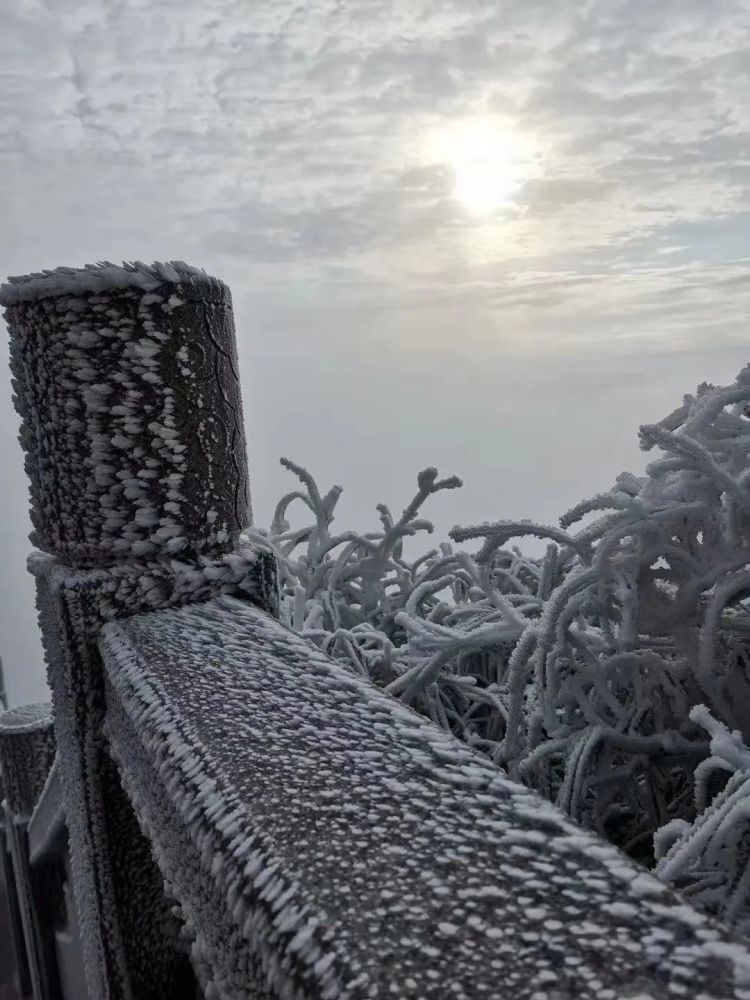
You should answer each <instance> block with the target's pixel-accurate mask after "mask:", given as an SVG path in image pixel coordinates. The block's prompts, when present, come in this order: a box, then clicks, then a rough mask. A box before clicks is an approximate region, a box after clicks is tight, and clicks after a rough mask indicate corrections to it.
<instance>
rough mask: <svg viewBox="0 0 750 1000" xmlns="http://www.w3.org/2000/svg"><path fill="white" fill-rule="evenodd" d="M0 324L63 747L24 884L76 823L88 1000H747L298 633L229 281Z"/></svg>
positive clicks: (141, 277)
mask: <svg viewBox="0 0 750 1000" xmlns="http://www.w3.org/2000/svg"><path fill="white" fill-rule="evenodd" d="M0 298H1V299H2V301H3V302H4V304H5V305H6V306H7V307H8V308H7V312H6V318H7V320H8V323H9V326H10V329H11V334H12V361H13V370H14V377H15V380H16V393H17V403H18V406H19V409H20V412H21V414H22V417H23V425H22V442H23V444H24V447H25V449H26V452H27V468H28V471H29V475H30V478H31V484H32V503H33V520H34V526H35V533H34V540H35V542H36V544H37V546H38V547H39V548H40V549H42V550H43V552H44V553H46V554H45V555H42V554H37V555H35V556H33V557H32V560H31V569H32V572H33V573H34V574H35V576H36V578H37V584H38V594H39V608H40V621H41V625H42V631H43V635H44V641H45V647H46V653H47V659H48V669H49V679H50V686H51V689H52V696H53V706H54V727H55V738H56V744H57V764H56V765H55V767H54V768H53V769H52V772H51V774H50V777H49V779H48V780H47V782H46V784H45V787H44V792H43V793H42V794H41V797H40V798H39V801H38V803H37V805H36V807H35V809H34V811H33V814H32V815H31V816H30V817H27V819H26V820H25V823H26V827H25V831H26V832H25V834H24V836H25V837H26V852H27V857H26V862H28V863H29V864H31V865H33V864H39V863H40V860H41V859H44V858H48V857H50V856H51V855H54V854H55V851H58V853H59V850H60V829H61V826H62V825H64V827H65V829H66V836H65V837H64V838H63V841H64V856H67V855H66V854H65V852H68V851H69V855H70V864H69V869H68V867H67V862H65V865H66V867H65V871H66V872H67V871H68V870H69V875H68V876H67V877H68V880H69V881H72V883H73V888H74V895H75V909H76V913H77V923H78V925H80V935H81V942H82V951H83V958H84V963H85V967H86V977H87V982H88V993H89V997H90V998H91V1000H99V998H123V1000H149V998H152V997H153V998H157V997H158V998H166V1000H169V998H175V1000H177V998H180V1000H182V998H190V997H201V996H204V997H207V998H208V997H222V998H230V1000H234V998H237V1000H249V998H251V997H279V998H281V997H284V998H286V997H289V998H318V997H319V998H330V1000H334V998H360V997H361V998H366V997H400V998H417V997H426V998H433V997H434V998H437V997H441V998H442V997H445V998H449V997H451V998H461V997H465V998H469V997H471V998H474V997H488V998H490V997H513V998H516V997H518V998H535V1000H554V998H562V997H583V998H586V997H592V998H593V997H597V998H620V997H632V998H636V997H641V998H645V997H694V998H698V997H702V998H706V1000H709V998H725V997H738V998H742V997H745V998H750V954H748V950H747V949H746V946H745V944H744V943H742V942H740V941H738V940H733V939H732V938H731V937H730V936H729V935H727V934H726V933H725V932H724V931H723V930H722V929H720V928H719V927H717V926H716V925H715V924H713V923H712V922H711V921H710V920H709V919H708V918H707V917H705V916H703V915H701V914H699V913H697V912H696V911H695V910H693V909H692V908H691V907H690V906H688V905H687V904H686V903H685V902H684V901H682V900H681V899H680V898H679V897H678V896H676V895H675V894H674V893H673V892H671V891H670V890H669V889H668V888H666V887H665V886H664V885H662V884H661V883H660V882H658V881H657V880H656V879H655V878H653V877H652V876H650V875H648V874H647V873H645V872H644V871H642V870H641V869H640V868H638V867H637V866H635V865H634V864H633V863H632V862H630V861H628V860H627V859H626V858H625V857H624V856H622V855H621V854H620V853H618V852H617V850H616V849H614V848H613V847H611V846H608V845H605V844H604V843H602V842H600V841H599V840H597V839H596V838H595V837H593V836H592V835H590V834H588V833H584V832H582V831H581V830H580V829H579V828H577V827H576V826H575V825H574V824H573V823H571V822H570V821H569V820H566V819H565V818H564V817H563V816H562V814H560V813H559V812H558V811H557V810H555V809H554V808H553V807H552V806H550V805H548V804H546V803H544V802H543V801H542V800H541V799H539V798H538V797H536V796H535V795H534V794H533V793H531V792H529V791H528V790H526V789H524V788H522V787H520V786H519V785H516V784H514V783H512V782H511V781H509V780H508V779H507V778H506V777H505V776H504V775H503V773H502V772H500V771H499V770H498V769H497V768H495V767H494V766H493V765H492V764H491V763H490V762H489V761H488V760H486V759H485V758H483V757H481V756H480V755H478V754H476V753H474V752H472V751H471V750H469V749H468V748H467V747H465V746H463V745H461V744H460V743H458V742H457V741H455V740H454V739H453V738H452V737H451V736H449V735H447V734H446V733H444V732H441V731H439V730H437V729H436V728H434V727H433V726H432V725H431V724H430V723H429V722H428V721H427V720H425V719H424V718H422V717H420V716H418V715H416V714H413V713H412V712H410V711H409V710H408V709H406V708H404V707H403V706H401V705H399V704H398V703H397V702H396V701H394V700H393V699H391V698H390V697H389V696H387V695H386V694H385V693H383V692H382V691H379V690H378V689H376V688H375V687H373V686H371V685H370V684H369V683H368V682H366V681H365V680H363V679H362V678H361V677H355V676H353V675H352V674H350V673H348V672H347V670H346V668H345V667H344V666H342V665H341V664H340V663H335V662H333V661H332V660H330V659H329V658H328V657H326V656H325V655H323V654H322V653H321V652H320V651H318V650H316V649H314V648H313V647H312V646H310V645H309V644H308V643H306V642H305V641H304V640H303V639H302V638H300V637H298V636H296V635H295V634H293V633H292V632H290V631H289V630H287V629H286V628H285V627H283V626H282V625H281V624H279V622H278V621H277V620H276V619H275V618H274V613H275V603H276V589H275V583H274V566H273V561H272V559H271V558H270V556H269V555H268V553H267V552H265V551H263V550H262V549H259V548H252V547H247V546H244V547H243V545H242V544H241V542H240V538H239V536H240V531H241V529H242V528H243V527H245V526H246V525H247V524H248V522H249V503H248V488H247V473H246V464H245V452H244V434H243V424H242V416H241V404H240V395H239V384H238V379H237V367H236V353H235V345H234V337H233V326H232V319H231V302H230V298H229V292H228V290H227V289H226V287H225V286H224V285H222V284H221V283H220V282H218V281H216V280H215V279H212V278H209V277H207V276H206V275H205V274H203V273H202V272H198V271H195V270H193V269H191V268H187V267H186V266H185V265H182V264H170V265H152V266H150V267H146V266H144V265H130V266H126V267H122V268H118V267H114V266H112V265H102V266H99V267H97V268H91V269H85V270H83V271H57V272H51V273H48V274H45V275H38V276H32V277H31V278H28V279H23V280H18V281H14V282H13V283H12V284H11V285H10V286H5V287H4V289H3V290H2V293H1V295H0ZM0 737H1V734H0ZM56 845H57V846H56ZM26 862H24V864H26ZM42 916H43V915H42ZM43 936H44V935H43V934H42V937H43ZM48 937H49V935H48ZM60 962H61V960H60V958H59V955H57V956H55V955H52V956H51V957H50V958H49V960H48V966H45V968H47V967H48V969H49V970H51V971H50V972H49V974H48V975H47V979H46V981H45V982H40V983H37V984H36V985H35V987H34V989H35V994H34V995H35V996H38V997H43V998H46V997H55V996H57V995H60V993H63V994H65V995H69V991H68V993H67V994H66V993H65V985H64V981H65V976H64V975H61V974H60ZM55 963H57V965H56V964H55ZM55 974H57V978H55ZM56 990H57V991H58V992H57V993H56V992H55V991H56Z"/></svg>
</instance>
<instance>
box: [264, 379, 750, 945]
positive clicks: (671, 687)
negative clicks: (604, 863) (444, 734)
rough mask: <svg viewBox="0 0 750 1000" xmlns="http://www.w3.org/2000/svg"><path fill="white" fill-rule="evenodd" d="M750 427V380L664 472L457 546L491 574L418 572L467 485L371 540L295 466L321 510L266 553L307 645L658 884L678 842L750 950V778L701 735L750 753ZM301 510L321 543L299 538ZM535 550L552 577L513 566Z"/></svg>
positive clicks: (673, 865)
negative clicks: (432, 537) (449, 501)
mask: <svg viewBox="0 0 750 1000" xmlns="http://www.w3.org/2000/svg"><path fill="white" fill-rule="evenodd" d="M748 412H750V369H745V370H744V371H743V372H741V373H740V375H739V376H738V378H737V381H736V382H735V383H734V384H732V385H729V386H727V387H714V386H708V385H703V386H700V387H699V388H698V391H697V392H696V394H695V395H693V396H687V397H685V400H684V402H683V405H682V406H681V407H680V408H679V409H677V410H676V411H675V412H674V413H672V414H670V415H669V416H668V417H667V418H666V419H665V420H663V421H662V422H661V423H660V424H656V425H649V426H645V427H642V428H641V443H642V446H643V448H644V449H645V450H650V449H653V448H658V449H660V450H661V451H662V452H663V454H662V455H661V456H660V457H658V458H656V459H655V460H654V461H653V462H652V463H651V464H650V465H649V466H648V468H647V470H646V473H645V475H643V476H634V475H630V474H628V473H623V474H622V475H621V476H619V477H618V479H617V481H616V483H615V485H614V487H613V488H612V489H611V490H609V491H607V492H605V493H602V494H599V495H597V496H594V497H593V498H592V499H591V500H588V501H585V502H583V503H581V504H579V505H578V506H577V507H576V508H574V509H573V510H572V511H569V512H568V513H567V514H565V515H563V517H561V519H560V523H559V525H558V526H546V525H536V524H532V523H530V522H528V521H498V522H495V523H491V524H483V525H478V526H476V527H470V528H457V529H455V530H454V531H453V533H452V536H453V542H454V543H459V544H462V545H463V544H470V543H472V542H477V543H479V548H478V550H477V551H475V552H473V553H469V552H465V551H457V550H456V549H455V548H454V546H453V545H451V544H442V545H441V546H440V547H439V548H437V549H435V550H433V551H432V552H430V553H428V554H426V555H425V556H423V557H421V558H420V559H418V560H416V561H410V560H407V559H406V558H405V557H404V554H403V538H404V537H405V536H407V535H411V534H414V533H415V532H417V531H424V530H431V525H430V524H429V522H427V521H425V520H423V519H422V518H421V514H420V507H421V505H422V503H423V502H424V501H425V500H426V499H427V498H428V496H429V495H430V493H432V492H435V491H436V490H437V489H440V488H443V487H453V486H455V485H457V482H456V481H455V480H453V479H450V480H446V481H444V482H442V483H441V482H440V481H439V480H438V479H437V474H436V473H435V471H434V470H426V472H424V473H422V475H421V476H420V481H419V484H418V485H419V489H418V493H417V495H416V497H415V499H414V501H413V502H412V503H411V504H410V505H409V506H408V507H407V508H406V510H405V511H404V513H403V515H402V516H401V517H400V518H396V517H394V516H393V515H392V514H391V513H390V511H389V510H388V509H387V508H385V507H383V506H381V507H380V508H379V511H380V518H381V523H382V527H381V529H380V530H378V531H373V532H368V533H357V532H351V531H340V532H336V531H335V530H333V529H332V528H331V523H332V521H333V516H334V508H335V504H336V501H337V499H338V495H339V493H340V489H339V488H338V487H334V489H333V490H331V491H330V492H329V493H328V494H326V495H325V496H324V495H322V494H321V493H320V492H319V491H318V488H317V486H316V484H315V482H314V480H313V479H312V477H310V476H309V474H308V473H307V472H306V471H305V470H304V469H300V468H299V467H297V466H294V465H292V463H286V464H287V465H288V467H289V468H290V469H291V470H292V471H294V472H295V473H296V474H297V475H298V477H299V478H300V480H301V483H302V488H301V489H299V490H296V491H295V492H293V493H291V494H289V495H288V496H287V497H285V498H284V499H283V500H282V501H281V502H280V504H279V506H278V508H277V511H276V515H275V517H274V520H273V523H272V525H271V528H270V529H269V530H268V531H265V532H260V531H254V532H252V533H251V534H252V537H253V538H255V539H258V540H261V539H262V540H263V541H265V542H267V543H270V544H271V545H272V546H273V548H274V550H275V551H276V553H277V556H278V559H279V565H280V574H281V581H282V585H283V613H284V616H285V620H286V621H287V622H288V623H289V624H291V625H293V626H294V628H295V629H297V630H299V631H300V632H301V633H302V634H303V635H305V636H307V637H308V638H310V639H312V640H313V641H314V642H316V643H317V644H318V645H319V646H320V647H321V648H323V649H325V650H327V651H329V652H331V653H332V654H333V655H335V656H337V657H339V658H341V659H342V660H345V661H346V662H347V663H348V664H350V666H351V667H352V669H354V670H355V671H358V672H359V673H361V674H362V675H363V676H369V677H371V678H372V679H374V680H375V681H376V682H377V683H378V684H380V685H382V686H383V687H385V689H386V690H387V691H389V692H390V693H392V694H394V695H398V696H399V697H400V698H401V699H403V701H404V702H405V703H406V704H409V705H411V706H413V707H415V708H417V709H418V710H420V711H422V712H423V713H424V714H426V715H427V716H429V717H430V718H431V719H432V720H433V721H434V722H435V723H437V724H438V725H440V726H442V727H443V728H445V729H447V730H449V731H450V732H452V733H454V734H455V735H456V736H459V737H460V738H461V739H463V740H464V741H465V742H466V743H468V744H469V745H470V746H473V747H475V748H477V749H479V750H482V751H483V752H484V753H486V754H487V755H488V756H489V757H490V758H491V759H492V760H494V761H496V762H497V763H499V764H501V765H503V766H504V767H505V768H506V769H507V770H508V771H509V772H510V774H511V775H512V776H514V777H516V778H519V779H520V780H522V781H524V782H526V783H527V784H529V785H531V786H532V787H534V788H536V789H537V790H539V791H540V792H541V793H542V794H544V795H545V796H546V797H547V798H549V799H551V800H552V801H553V802H555V803H557V804H558V805H559V806H561V807H562V808H563V809H564V810H565V811H566V812H568V813H569V814H570V815H571V816H573V817H574V818H575V819H576V820H577V821H579V822H581V823H582V824H584V825H585V826H587V827H589V828H592V829H594V830H597V831H598V832H600V833H601V834H603V835H604V836H605V837H607V838H609V839H610V840H612V841H613V842H614V843H616V844H618V845H619V846H621V847H623V848H624V849H625V850H626V851H627V852H628V853H629V854H631V855H632V856H634V857H636V858H638V859H640V860H642V861H644V862H646V863H647V864H653V863H654V861H655V854H654V834H655V833H656V832H657V831H658V830H660V829H661V828H662V827H666V828H667V829H666V830H665V831H664V834H663V835H660V836H659V838H657V839H658V847H659V851H660V852H663V851H666V850H667V849H669V850H670V851H671V853H670V854H669V858H668V859H665V860H664V861H662V862H660V864H659V871H660V872H661V873H662V874H664V876H665V877H668V878H670V879H671V880H673V881H674V882H675V883H676V884H679V885H680V886H681V887H683V888H685V889H687V888H688V886H690V885H693V886H694V890H695V892H694V898H695V899H696V901H698V902H702V903H703V904H704V905H706V906H707V907H708V908H709V909H711V910H712V911H713V912H716V913H721V914H722V915H724V916H725V917H726V918H727V919H729V920H731V921H732V922H735V923H737V924H738V925H739V926H742V927H746V928H750V892H749V890H750V876H748V875H747V859H748V856H749V854H750V843H749V838H750V824H749V823H748V821H747V819H746V818H745V816H746V814H747V812H748V806H747V804H746V803H744V804H742V805H740V804H739V803H740V799H742V798H743V796H744V790H745V787H746V786H745V784H744V782H745V779H746V777H747V773H748V772H747V770H746V763H745V762H746V761H747V760H748V759H749V758H748V757H741V756H740V755H739V753H734V754H733V755H730V756H729V757H727V756H726V753H725V750H726V747H727V746H728V742H727V741H726V740H724V741H723V742H722V747H723V748H724V749H723V750H721V751H717V750H712V751H709V739H710V738H711V739H712V740H713V741H714V742H715V740H716V736H715V734H714V735H712V736H710V735H709V732H707V731H706V728H705V724H704V722H705V719H706V718H709V715H708V712H710V713H711V715H712V717H713V718H715V720H717V724H721V725H722V726H725V727H727V728H728V729H729V730H734V731H737V732H738V733H739V735H738V736H735V737H733V738H732V739H733V740H734V742H735V744H736V743H737V741H738V740H740V739H742V740H744V741H745V742H748V741H749V740H750V679H749V677H750V654H749V653H748V648H747V639H748V636H749V635H750V609H749V608H748V605H747V603H746V598H747V596H748V594H750V570H749V569H748V566H750V420H749V419H748ZM295 502H297V503H299V502H301V503H303V504H305V505H306V506H307V507H308V508H309V511H310V512H311V513H312V515H313V517H312V523H311V524H308V525H305V524H304V523H303V524H302V526H300V527H292V526H291V525H290V523H289V521H288V520H287V516H288V515H287V510H288V508H289V507H290V505H291V504H292V503H295ZM529 536H532V537H535V538H537V539H543V540H546V542H547V544H548V548H547V553H546V555H545V556H544V557H543V558H531V557H528V556H524V555H523V554H522V552H521V551H520V550H519V549H518V548H515V547H511V542H512V540H513V539H516V538H523V537H529ZM699 704H705V705H706V706H707V710H708V712H707V713H706V714H705V715H702V716H700V717H695V716H694V715H693V716H691V709H692V708H693V707H695V706H697V705H699ZM711 732H712V733H713V731H711ZM709 754H711V760H709V759H708V758H709ZM722 754H724V755H723V756H722ZM748 754H749V755H750V751H748ZM740 761H742V763H741V762H740ZM735 770H736V772H737V773H736V774H735V777H734V778H729V776H730V774H732V773H733V772H734V771H735ZM727 778H729V784H727V785H726V787H724V783H725V782H726V780H727ZM694 785H695V786H696V789H695V794H694ZM716 795H718V796H719V797H718V798H716V799H714V796H716ZM711 803H713V805H711ZM698 813H700V814H703V815H704V818H705V819H706V821H707V822H706V823H704V822H703V821H702V820H699V821H698V823H697V825H696V836H693V835H692V833H691V829H692V828H691V827H690V824H692V823H693V821H694V820H695V818H696V815H697V814H698ZM709 818H710V822H708V820H709ZM675 821H676V822H675ZM680 824H682V825H680ZM681 835H684V837H685V838H687V839H686V840H685V842H684V843H683V844H675V843H674V842H675V838H677V840H682V836H681ZM709 841H710V845H711V847H710V849H709V846H708V845H709ZM743 875H744V877H742V876H743Z"/></svg>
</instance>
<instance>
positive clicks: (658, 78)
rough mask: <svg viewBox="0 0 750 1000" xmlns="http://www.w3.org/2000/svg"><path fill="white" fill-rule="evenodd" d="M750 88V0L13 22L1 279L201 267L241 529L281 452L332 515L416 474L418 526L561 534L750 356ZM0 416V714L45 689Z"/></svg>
mask: <svg viewBox="0 0 750 1000" xmlns="http://www.w3.org/2000/svg"><path fill="white" fill-rule="evenodd" d="M749 88H750V0H710V2H707V0H660V2H659V3H654V2H653V0H599V2H591V0H400V2H395V0H392V2H390V3H389V2H387V0H316V2H315V3H305V2H301V3H294V2H287V0H252V2H242V0H200V2H198V0H179V2H172V0H146V2H141V0H95V2H92V3H87V2H85V0H5V3H4V4H3V5H2V8H1V9H0V277H2V276H4V275H7V274H23V273H26V272H28V271H33V270H39V269H41V268H46V267H55V266H57V265H60V264H66V265H83V264H85V263H87V262H90V261H98V260H103V259H107V260H112V261H120V260H131V259H140V260H145V261H151V260H168V259H179V260H185V261H187V262H188V263H191V264H194V265H197V266H200V267H204V268H205V269H206V270H208V271H209V272H211V273H214V274H216V275H218V276H219V277H221V278H223V279H224V280H225V281H226V282H227V283H228V284H229V285H230V287H231V289H232V293H233V297H234V302H235V313H236V321H237V338H238V346H239V353H240V361H241V371H242V384H243V394H244V408H245V418H246V423H247V434H248V445H249V455H250V470H251V484H252V491H253V499H254V507H255V520H256V523H257V524H259V525H262V524H264V523H267V522H268V520H269V519H270V514H271V511H272V509H273V505H274V503H275V501H276V499H277V498H278V497H279V496H280V495H281V494H282V493H283V492H285V491H286V490H287V489H291V488H292V487H293V482H292V480H291V478H290V476H289V473H287V472H285V471H284V470H283V469H282V468H281V467H280V466H279V465H278V459H279V457H280V456H282V455H286V456H288V457H290V458H292V459H294V460H295V461H297V462H299V463H301V464H303V465H305V466H307V467H308V468H309V469H310V471H311V472H312V473H313V474H314V475H315V476H316V477H318V479H319V482H320V484H321V486H323V487H325V488H326V489H327V488H328V487H329V486H330V485H332V484H333V483H334V482H336V483H339V484H340V485H341V486H343V488H344V495H343V498H342V500H341V503H340V512H341V513H340V517H339V519H338V521H337V523H338V524H339V525H340V526H344V525H346V526H353V527H357V528H367V527H369V526H370V525H374V524H375V523H376V519H377V515H376V514H375V509H374V508H375V504H376V503H378V502H380V501H383V502H386V503H388V504H389V505H390V506H392V507H393V508H396V509H400V508H401V507H402V506H404V505H405V504H406V502H407V501H408V500H409V499H410V498H411V496H412V495H413V493H414V491H415V487H416V474H417V472H418V471H419V470H420V469H421V468H424V467H425V466H427V465H435V466H437V467H438V468H439V469H440V472H441V473H444V474H457V475H459V476H461V477H462V479H463V480H464V484H465V485H464V487H463V489H462V490H460V491H456V492H452V493H449V494H445V495H442V496H439V497H437V498H434V500H433V502H432V505H431V506H430V507H429V508H428V509H427V510H426V511H425V514H426V515H427V516H430V517H431V518H432V519H433V520H434V522H435V524H436V538H440V537H445V535H446V533H447V531H448V530H449V529H450V528H451V527H452V526H453V525H454V524H470V523H475V522H476V521H484V520H495V519H499V518H501V517H514V518H520V517H528V518H533V519H538V520H542V521H546V522H550V521H554V520H555V519H556V518H557V517H558V516H559V514H561V513H562V512H563V511H564V510H566V509H567V508H568V507H570V506H572V505H573V504H574V503H576V502H577V501H578V500H580V499H582V498H583V497H585V496H588V495H592V494H594V493H597V492H600V491H601V490H603V489H606V488H608V487H609V486H610V485H611V484H612V481H613V479H614V477H615V475H616V474H617V473H619V472H620V471H621V470H622V469H625V468H627V469H630V470H632V471H635V472H638V471H641V470H642V468H643V467H644V464H645V462H646V460H647V456H644V455H643V454H642V453H641V452H640V451H639V450H638V443H637V428H638V426H639V424H641V423H644V422H649V421H654V420H657V419H659V418H660V417H662V416H664V415H665V414H666V413H668V412H669V411H670V410H672V409H673V408H674V407H675V406H676V405H678V404H679V402H680V401H681V398H682V396H683V394H684V393H685V392H689V391H692V390H693V389H694V388H695V386H696V384H698V383H699V382H702V381H710V382H714V383H725V382H728V381H731V379H732V378H733V377H734V376H735V375H736V373H737V371H738V370H739V369H740V368H741V367H742V366H743V365H744V364H745V363H746V361H748V360H750V357H749V355H750V350H748V347H747V346H746V344H747V340H748V330H747V315H748V305H749V304H750V242H749V236H748V234H749V233H750V102H748V99H747V95H748V92H750V90H749ZM0 326H2V324H1V323H0ZM3 329H4V328H3ZM6 339H7V335H6ZM17 427H18V421H17V418H16V416H15V414H14V412H13V409H12V404H11V391H10V384H9V376H8V374H7V366H6V365H0V463H1V464H2V470H3V479H2V483H3V488H2V507H3V516H2V519H1V520H0V550H1V551H2V556H3V563H4V567H5V569H4V572H3V574H2V576H0V654H1V655H2V657H3V661H4V669H5V674H6V683H7V687H8V692H9V696H10V700H11V702H12V703H14V704H18V703H23V702H28V701H35V700H40V699H43V698H45V697H46V688H45V682H44V666H43V660H42V653H41V647H40V644H39V639H38V630H37V625H36V618H35V610H34V595H33V587H32V583H31V579H30V577H28V574H27V573H26V570H25V559H26V555H27V553H28V551H29V547H30V546H29V542H28V537H27V536H28V531H29V523H28V515H27V505H28V501H27V493H26V479H25V473H24V470H23V459H22V455H21V450H20V447H19V445H18V443H17V440H16V435H17Z"/></svg>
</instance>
